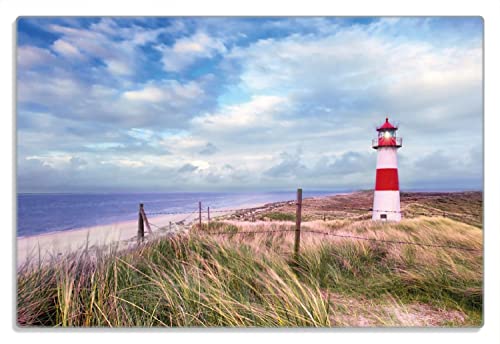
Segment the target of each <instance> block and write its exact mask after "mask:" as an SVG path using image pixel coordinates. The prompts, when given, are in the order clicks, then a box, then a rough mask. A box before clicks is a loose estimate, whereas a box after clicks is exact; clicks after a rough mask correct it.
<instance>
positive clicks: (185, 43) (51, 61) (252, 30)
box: [16, 17, 483, 193]
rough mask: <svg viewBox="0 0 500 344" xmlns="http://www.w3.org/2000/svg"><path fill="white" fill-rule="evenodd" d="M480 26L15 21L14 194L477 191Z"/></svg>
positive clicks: (472, 22)
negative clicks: (383, 162) (377, 141)
mask: <svg viewBox="0 0 500 344" xmlns="http://www.w3.org/2000/svg"><path fill="white" fill-rule="evenodd" d="M482 46H483V21H482V19H481V18H478V17H466V18H453V17H446V18H444V17H442V18H440V17H415V18H414V17H402V18H397V17H390V18H385V17H382V18H369V17H361V18H343V17H340V18H337V17H266V18H250V17H248V18H237V17H206V18H205V17H171V18H165V17H163V18H156V17H124V18H120V17H102V18H101V17H87V18H85V17H57V18H50V17H21V18H20V19H18V22H17V51H16V53H17V73H16V77H17V83H16V87H17V106H16V110H17V117H16V120H17V189H18V192H57V193H60V192H169V191H193V192H195V191H273V190H293V189H295V188H297V187H302V188H307V189H314V190H359V189H372V188H373V187H374V182H375V168H376V154H377V152H376V151H375V150H374V149H372V148H371V140H372V139H373V138H375V137H376V134H377V133H376V131H375V129H376V127H377V126H379V125H381V124H382V123H383V122H384V121H385V118H386V117H389V120H390V121H391V122H392V123H394V124H397V125H398V126H399V130H398V136H401V137H403V147H402V148H400V149H399V151H398V160H399V180H400V189H401V190H469V189H475V190H480V189H482V185H483V146H482V143H483V80H482V79H483V74H482V70H483V65H482V64H483V50H482Z"/></svg>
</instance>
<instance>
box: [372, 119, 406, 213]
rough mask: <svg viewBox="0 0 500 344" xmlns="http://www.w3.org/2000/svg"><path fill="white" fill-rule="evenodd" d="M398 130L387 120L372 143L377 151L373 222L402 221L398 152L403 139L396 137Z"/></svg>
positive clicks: (379, 128)
mask: <svg viewBox="0 0 500 344" xmlns="http://www.w3.org/2000/svg"><path fill="white" fill-rule="evenodd" d="M397 130H398V128H397V127H395V126H393V125H392V124H391V123H390V122H389V118H386V119H385V123H384V124H382V125H381V126H380V127H378V128H377V132H378V137H377V138H376V139H374V140H373V141H372V147H373V148H374V149H376V150H377V173H376V180H375V193H374V195H373V215H372V219H373V220H382V221H400V220H401V208H400V204H399V179H398V157H397V151H398V148H400V147H401V146H402V144H403V139H402V138H401V137H396V131H397Z"/></svg>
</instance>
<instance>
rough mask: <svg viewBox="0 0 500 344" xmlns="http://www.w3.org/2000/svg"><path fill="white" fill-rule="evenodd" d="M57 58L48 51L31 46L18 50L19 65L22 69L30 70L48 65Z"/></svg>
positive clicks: (21, 47)
mask: <svg viewBox="0 0 500 344" xmlns="http://www.w3.org/2000/svg"><path fill="white" fill-rule="evenodd" d="M54 59H55V56H54V55H53V54H52V53H51V52H50V51H49V50H47V49H43V48H38V47H35V46H31V45H23V46H19V47H18V48H17V64H18V66H19V67H20V68H30V67H33V66H37V65H46V64H49V63H50V62H52V61H54Z"/></svg>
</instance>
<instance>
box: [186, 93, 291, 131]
mask: <svg viewBox="0 0 500 344" xmlns="http://www.w3.org/2000/svg"><path fill="white" fill-rule="evenodd" d="M286 104H287V100H286V98H283V97H279V96H254V97H252V99H251V100H250V101H248V102H246V103H242V104H238V105H231V106H226V107H225V108H223V109H222V110H221V111H220V112H218V113H215V114H205V115H203V116H199V117H195V118H193V119H192V121H191V122H192V124H193V125H194V126H196V127H197V128H200V129H201V130H205V131H212V132H224V131H234V130H240V129H245V130H249V129H255V128H257V127H261V126H270V125H272V124H273V122H276V121H275V120H274V118H273V116H274V115H275V114H276V113H279V112H280V111H282V110H283V108H284V107H285V106H286ZM282 124H285V123H282Z"/></svg>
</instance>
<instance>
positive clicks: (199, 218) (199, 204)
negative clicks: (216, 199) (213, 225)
mask: <svg viewBox="0 0 500 344" xmlns="http://www.w3.org/2000/svg"><path fill="white" fill-rule="evenodd" d="M198 220H199V226H200V231H201V201H200V202H198Z"/></svg>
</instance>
